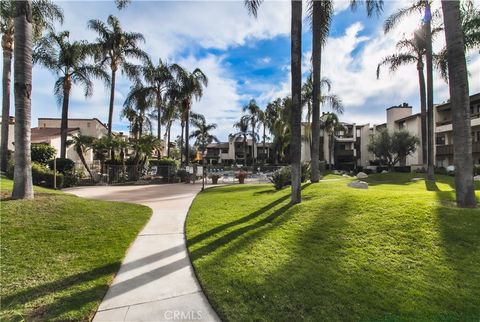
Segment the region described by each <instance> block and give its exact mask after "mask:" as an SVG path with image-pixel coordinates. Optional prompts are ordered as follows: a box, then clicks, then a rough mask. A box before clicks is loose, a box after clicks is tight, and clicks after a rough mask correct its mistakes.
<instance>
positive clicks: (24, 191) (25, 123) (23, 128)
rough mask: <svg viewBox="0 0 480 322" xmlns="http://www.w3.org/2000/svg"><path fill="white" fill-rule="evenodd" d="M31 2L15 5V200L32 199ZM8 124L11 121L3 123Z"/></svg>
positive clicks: (13, 197) (27, 0) (13, 193)
mask: <svg viewBox="0 0 480 322" xmlns="http://www.w3.org/2000/svg"><path fill="white" fill-rule="evenodd" d="M31 8H32V2H31V1H30V0H26V1H17V2H15V16H14V17H15V18H14V26H15V27H14V28H15V37H14V41H15V48H14V53H13V54H14V56H15V62H14V76H13V77H14V84H15V89H14V93H15V118H16V120H15V155H14V160H15V169H14V173H13V190H12V199H33V183H32V163H31V159H30V125H31V117H32V114H31V113H32V101H31V93H32V40H33V37H32V9H31ZM4 123H8V119H7V120H5V121H4Z"/></svg>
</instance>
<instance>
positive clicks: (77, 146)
mask: <svg viewBox="0 0 480 322" xmlns="http://www.w3.org/2000/svg"><path fill="white" fill-rule="evenodd" d="M93 141H95V137H93V136H88V135H75V136H73V137H72V140H71V142H69V143H71V144H72V145H73V148H74V150H75V152H76V153H77V154H78V157H79V158H80V161H82V164H83V166H84V167H85V170H87V172H88V174H89V175H90V178H91V179H92V181H93V180H94V177H93V173H92V171H91V170H90V167H89V166H88V163H87V161H86V160H85V153H86V152H87V151H88V150H90V149H92V145H93Z"/></svg>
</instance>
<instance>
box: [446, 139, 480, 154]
mask: <svg viewBox="0 0 480 322" xmlns="http://www.w3.org/2000/svg"><path fill="white" fill-rule="evenodd" d="M472 152H473V153H480V142H474V143H473V144H472ZM447 154H451V155H453V144H447V145H437V155H447Z"/></svg>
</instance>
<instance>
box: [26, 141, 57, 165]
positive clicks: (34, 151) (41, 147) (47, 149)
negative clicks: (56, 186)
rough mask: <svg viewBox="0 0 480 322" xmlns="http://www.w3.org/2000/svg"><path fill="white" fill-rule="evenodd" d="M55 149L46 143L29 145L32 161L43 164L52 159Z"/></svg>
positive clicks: (55, 152)
mask: <svg viewBox="0 0 480 322" xmlns="http://www.w3.org/2000/svg"><path fill="white" fill-rule="evenodd" d="M56 154H57V151H56V150H55V148H54V147H53V146H50V145H48V144H44V143H41V144H32V146H31V157H32V162H37V163H40V164H43V165H45V166H46V165H47V164H48V162H49V161H50V160H52V159H53V158H54V157H55V155H56Z"/></svg>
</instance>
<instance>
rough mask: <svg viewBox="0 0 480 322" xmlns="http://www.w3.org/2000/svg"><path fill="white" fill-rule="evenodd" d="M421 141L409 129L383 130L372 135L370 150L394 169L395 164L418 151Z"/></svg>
mask: <svg viewBox="0 0 480 322" xmlns="http://www.w3.org/2000/svg"><path fill="white" fill-rule="evenodd" d="M419 143H420V140H419V139H418V138H417V137H416V136H413V135H411V134H410V133H409V132H407V131H404V130H401V131H395V132H393V133H390V132H389V131H388V130H382V131H380V132H378V134H376V135H374V136H372V137H371V139H370V143H369V144H368V151H370V152H372V153H373V154H374V155H375V156H376V157H377V158H379V159H380V160H381V161H383V162H384V163H385V164H386V165H388V166H389V168H390V169H391V170H393V167H394V166H395V164H397V163H398V162H399V161H400V160H402V159H404V158H406V157H407V156H409V155H410V154H412V153H414V152H415V151H416V149H417V145H418V144H419Z"/></svg>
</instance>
